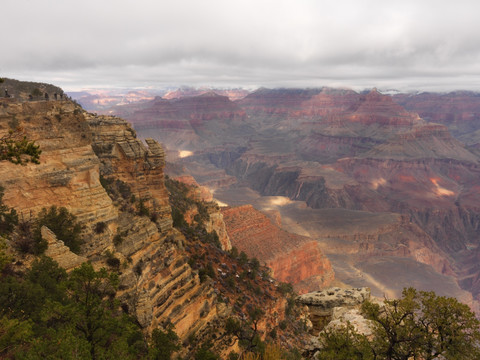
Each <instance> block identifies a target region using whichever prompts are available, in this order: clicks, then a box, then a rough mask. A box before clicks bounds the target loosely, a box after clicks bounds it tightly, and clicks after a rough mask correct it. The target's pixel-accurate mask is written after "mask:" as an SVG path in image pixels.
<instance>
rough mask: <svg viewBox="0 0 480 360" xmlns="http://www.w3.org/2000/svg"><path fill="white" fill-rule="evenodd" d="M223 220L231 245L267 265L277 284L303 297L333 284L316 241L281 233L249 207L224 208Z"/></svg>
mask: <svg viewBox="0 0 480 360" xmlns="http://www.w3.org/2000/svg"><path fill="white" fill-rule="evenodd" d="M223 217H224V221H225V224H226V226H227V232H228V234H229V236H230V240H231V242H232V245H233V246H235V247H237V248H238V249H239V250H240V251H244V252H245V253H246V254H247V255H248V256H249V257H256V258H257V259H258V260H260V262H264V263H266V264H267V265H268V266H269V267H270V268H271V269H272V271H273V276H274V277H275V278H276V279H277V280H279V281H284V282H290V283H292V284H293V285H294V287H295V288H296V290H297V291H299V292H302V293H303V292H308V291H313V290H318V289H319V288H321V287H323V286H328V285H329V284H330V283H331V282H332V281H333V279H334V273H333V270H332V267H331V265H330V261H329V260H328V259H327V258H326V257H325V255H324V254H323V253H322V251H321V250H320V248H319V246H318V244H317V242H316V241H314V240H312V239H310V238H307V237H304V236H299V235H295V234H291V233H288V232H286V231H285V230H282V229H280V228H279V227H278V226H276V225H274V224H272V222H271V221H270V220H269V219H268V218H267V217H266V216H265V215H263V214H262V213H261V212H259V211H258V210H255V209H254V208H253V207H252V206H251V205H244V206H240V207H236V208H226V209H224V210H223Z"/></svg>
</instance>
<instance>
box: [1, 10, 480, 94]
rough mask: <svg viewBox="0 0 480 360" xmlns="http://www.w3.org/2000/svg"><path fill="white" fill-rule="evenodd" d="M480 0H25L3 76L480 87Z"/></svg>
mask: <svg viewBox="0 0 480 360" xmlns="http://www.w3.org/2000/svg"><path fill="white" fill-rule="evenodd" d="M479 10H480V3H478V2H477V1H469V0H457V1H456V2H455V3H454V2H450V1H448V2H447V1H438V0H437V1H431V0H423V1H414V0H404V1H384V0H364V1H358V0H339V1H335V2H333V1H326V0H325V1H320V0H318V1H315V0H305V1H294V0H288V1H287V0H277V1H271V0H264V1H259V0H256V1H254V0H243V1H226V0H202V1H195V0H188V1H187V0H177V1H166V0H164V1H155V0H135V1H133V0H102V1H97V0H84V1H82V2H78V1H73V0H63V1H62V0H42V1H34V0H30V1H29V0H15V1H8V2H5V4H2V15H1V20H0V23H1V24H2V31H3V32H4V34H8V36H3V37H2V45H1V49H2V51H1V55H0V75H2V76H7V77H16V78H20V79H24V80H35V81H47V82H54V83H56V84H58V85H60V86H63V87H64V88H66V89H76V88H81V87H87V86H89V87H90V86H96V87H103V86H131V87H134V86H137V87H138V86H165V85H182V84H187V85H214V86H239V85H244V86H323V85H338V86H351V87H354V88H355V87H359V88H361V87H372V86H377V87H382V86H384V87H389V88H399V89H403V90H409V89H414V88H416V89H421V90H432V89H437V90H449V89H459V88H465V89H473V90H480V88H479V87H480V85H479V84H480V82H479V80H480V31H479V30H480V29H479V27H480V23H479V22H478V20H477V18H476V17H477V14H478V13H480V11H479Z"/></svg>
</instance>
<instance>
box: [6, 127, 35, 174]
mask: <svg viewBox="0 0 480 360" xmlns="http://www.w3.org/2000/svg"><path fill="white" fill-rule="evenodd" d="M41 153H42V150H40V147H39V146H38V145H35V142H34V141H30V140H29V139H28V138H27V137H26V136H25V135H23V131H22V129H21V128H19V127H17V128H16V129H13V130H10V131H9V132H8V134H7V135H4V136H3V137H1V138H0V160H8V161H10V162H12V163H14V164H19V165H25V164H26V163H28V162H31V163H35V164H39V163H40V161H39V159H40V154H41Z"/></svg>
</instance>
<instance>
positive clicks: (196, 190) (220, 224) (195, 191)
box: [175, 176, 232, 251]
mask: <svg viewBox="0 0 480 360" xmlns="http://www.w3.org/2000/svg"><path fill="white" fill-rule="evenodd" d="M175 180H177V181H180V182H181V183H184V184H186V185H189V186H190V190H189V196H190V197H191V198H192V199H194V200H196V201H202V202H203V203H204V206H205V207H206V210H207V213H208V219H207V220H205V221H204V226H205V230H206V231H207V232H208V233H212V232H213V231H215V232H216V234H217V235H218V240H219V241H220V244H221V247H222V249H223V250H225V251H228V250H231V249H232V244H231V242H230V238H229V236H228V233H227V228H226V226H225V222H224V221H223V214H222V212H221V211H220V208H219V206H218V204H217V203H216V201H214V200H213V195H212V193H211V192H210V190H208V188H206V187H204V186H200V185H198V183H197V182H196V181H195V179H194V178H193V177H192V176H178V177H176V178H175ZM196 214H198V209H196V208H195V207H193V208H191V209H190V210H189V211H187V213H186V214H184V217H185V220H186V221H187V222H188V223H189V224H192V223H193V218H194V216H195V215H196Z"/></svg>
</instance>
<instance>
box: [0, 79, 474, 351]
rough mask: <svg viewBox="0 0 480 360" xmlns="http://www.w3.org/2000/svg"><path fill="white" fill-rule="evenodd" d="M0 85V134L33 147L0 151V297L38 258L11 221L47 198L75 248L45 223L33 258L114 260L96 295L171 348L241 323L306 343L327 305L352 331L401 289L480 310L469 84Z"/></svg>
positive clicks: (229, 333)
mask: <svg viewBox="0 0 480 360" xmlns="http://www.w3.org/2000/svg"><path fill="white" fill-rule="evenodd" d="M5 84H6V85H7V86H8V87H9V88H10V89H12V90H11V93H15V96H14V97H6V98H2V99H1V100H0V101H1V107H0V121H1V122H0V126H1V127H0V135H1V136H2V139H9V136H12V134H16V133H17V132H18V133H19V134H21V135H22V136H25V139H26V138H27V137H28V140H29V141H33V142H35V144H37V145H38V146H39V148H40V149H41V154H40V158H39V161H38V164H37V163H26V164H23V166H22V165H18V164H15V163H14V161H13V162H12V161H9V160H8V158H5V159H4V160H2V162H1V167H0V186H1V187H2V188H3V193H2V196H1V197H0V200H1V201H2V204H1V205H2V208H1V209H0V210H1V211H2V217H1V218H0V220H1V222H0V224H4V223H5V221H6V220H5V219H8V217H7V216H6V212H5V211H6V209H14V210H15V211H16V213H17V214H18V216H19V219H20V220H19V222H18V224H19V225H18V224H16V225H15V226H16V227H15V228H14V230H13V231H11V233H9V234H6V235H2V243H3V242H5V245H6V249H7V250H6V254H7V255H5V253H4V250H3V249H4V248H3V247H1V248H0V255H1V256H0V259H5V258H8V261H7V262H8V263H9V264H8V265H5V262H2V266H4V269H3V270H2V271H3V272H2V279H10V280H8V281H7V280H5V281H4V282H0V285H1V286H0V296H4V295H5V294H7V295H8V294H10V292H11V291H14V290H11V289H10V287H9V286H10V285H8V286H7V285H5V284H9V282H12V281H14V280H11V279H12V278H18V279H22V276H23V275H22V274H29V271H30V270H28V269H29V268H30V267H35V266H36V265H35V264H37V260H36V259H37V255H38V254H37V253H36V252H35V251H36V250H35V251H33V250H31V249H30V250H29V248H28V247H26V245H25V244H27V245H28V244H29V241H30V242H31V241H36V240H32V239H35V238H34V237H33V235H32V237H31V239H30V238H29V237H28V236H26V235H25V234H24V229H26V228H27V227H26V225H25V224H31V225H29V226H34V225H35V224H37V223H38V220H36V219H38V218H40V217H41V216H42V214H44V213H45V209H46V208H49V207H50V209H51V207H58V208H65V209H67V210H68V211H69V212H71V214H72V215H73V216H74V217H75V219H77V220H78V222H79V224H80V225H81V229H82V230H81V237H82V239H83V240H82V243H81V247H80V249H77V250H75V251H73V250H72V249H71V248H69V246H68V244H67V242H65V241H64V239H62V238H61V235H59V234H57V233H55V231H52V229H50V228H48V227H47V226H42V227H41V229H39V231H40V232H41V237H40V239H43V240H44V241H45V249H44V255H46V256H48V257H50V258H52V259H53V260H54V261H55V262H56V263H57V264H58V265H59V266H60V267H61V268H63V269H65V270H66V271H67V272H68V273H69V274H75V273H76V271H78V269H79V268H80V269H82V266H85V265H84V264H85V263H86V262H88V263H89V264H91V266H92V268H93V269H96V270H98V271H104V270H100V269H102V268H103V269H105V268H106V269H108V270H109V271H112V272H113V273H114V274H115V276H116V277H117V278H118V288H116V290H115V293H114V294H113V295H112V294H110V295H109V296H110V297H112V296H113V297H115V299H116V301H117V304H118V306H119V308H120V309H121V312H122V314H126V315H128V316H130V317H131V318H132V319H134V324H135V325H134V326H135V327H137V328H138V329H139V331H140V332H141V333H142V334H143V336H144V343H146V342H150V343H151V342H152V341H153V340H152V339H153V334H155V331H156V330H158V329H170V326H171V327H172V328H174V329H175V334H176V335H175V336H178V342H180V343H181V346H180V347H179V348H178V349H177V350H178V354H179V355H181V356H184V357H185V358H189V359H192V358H195V359H197V356H198V354H202V351H203V353H205V352H206V351H207V350H206V349H207V348H208V351H212V352H215V353H217V354H219V356H222V358H227V356H230V355H229V354H234V355H235V354H237V353H238V352H240V353H242V351H244V349H250V350H251V349H254V348H255V346H257V345H255V344H254V339H256V336H258V339H261V340H262V341H265V342H266V343H268V342H269V341H273V342H275V343H277V344H280V346H281V347H282V348H283V349H288V350H291V351H292V353H291V354H294V351H296V349H300V351H299V352H297V354H301V355H302V356H304V357H305V358H312V359H313V358H315V357H316V356H317V355H318V354H319V352H321V350H322V346H321V345H318V343H317V342H316V341H317V340H316V336H318V334H319V331H321V330H322V329H323V328H324V326H325V325H326V323H328V322H330V320H332V318H335V317H338V316H340V318H342V316H343V317H344V318H345V319H354V322H355V326H356V327H357V328H358V329H362V328H363V329H365V328H368V325H365V320H364V319H363V320H359V319H360V318H361V316H359V315H358V307H359V306H361V304H362V303H363V302H365V301H368V300H369V299H370V297H371V296H372V297H374V298H377V299H382V298H383V299H384V300H385V301H387V300H388V299H394V298H399V297H400V296H402V290H403V289H404V288H406V287H410V286H413V287H415V288H416V289H418V290H425V291H435V292H436V293H437V294H439V295H440V296H447V297H454V298H456V299H458V300H459V301H460V302H462V303H464V304H466V305H468V307H469V308H470V309H471V310H473V311H474V312H476V314H477V316H478V314H479V313H480V307H479V301H480V280H479V278H480V269H479V267H478V258H479V256H480V248H479V246H478V245H479V243H480V238H479V235H480V233H479V232H480V229H479V226H480V208H479V207H478V203H479V200H480V195H479V189H480V180H479V179H480V177H479V173H480V167H479V164H478V162H479V159H480V158H479V156H480V152H479V146H480V145H479V144H480V138H479V137H478V132H479V131H480V124H477V123H478V121H476V120H477V119H478V117H479V116H480V97H478V96H477V95H476V94H475V93H469V92H457V93H447V94H434V93H419V94H396V95H388V94H382V93H381V92H380V91H378V90H377V89H371V90H368V91H363V92H355V91H353V90H347V89H333V88H318V89H314V88H313V89H293V88H288V89H287V88H277V89H266V88H260V89H258V90H255V91H247V90H243V89H232V90H222V91H218V90H215V89H186V88H183V89H179V90H177V91H170V92H166V93H164V94H163V96H156V97H150V96H148V97H147V98H142V97H140V98H139V97H138V96H137V95H135V96H133V100H132V101H126V100H125V98H121V99H118V98H115V97H107V98H108V99H111V101H106V102H98V103H97V105H98V106H99V107H98V108H95V107H94V106H95V103H94V102H93V103H92V102H87V103H86V105H85V106H86V107H90V111H86V110H84V109H83V108H82V107H81V106H80V105H79V104H78V103H77V102H76V101H74V100H72V99H70V98H68V97H66V98H65V99H64V98H61V99H55V100H51V101H50V100H45V99H43V98H39V97H38V96H37V97H36V98H32V97H30V96H29V95H30V94H31V93H34V89H36V88H40V89H41V90H42V92H47V91H48V92H55V93H62V94H63V92H62V89H60V88H58V87H55V86H53V85H48V84H41V83H25V82H18V81H15V80H12V79H5ZM87 99H90V97H87ZM78 101H80V102H81V101H82V98H81V97H80V98H79V99H78ZM113 103H116V105H114V106H112V107H109V106H107V105H112V104H113ZM92 106H93V108H92ZM97 112H98V113H97ZM10 160H11V159H10ZM67 210H66V211H67ZM35 226H36V225H35ZM52 226H53V225H52ZM27 230H28V229H27ZM22 231H23V232H22ZM22 244H23V245H22ZM22 246H23V247H22ZM5 256H7V257H5ZM2 261H4V260H2ZM82 264H83V265H82ZM15 281H20V280H15ZM25 281H26V280H25ZM4 285H5V286H7V287H5V286H4ZM299 294H300V295H301V296H298V297H297V295H299ZM7 295H5V296H7ZM25 296H26V295H25ZM27 297H28V296H27ZM11 298H12V297H11V296H7V297H3V298H2V299H11ZM319 299H320V300H319ZM9 301H13V300H9ZM12 304H15V303H12ZM295 304H296V305H295ZM15 305H16V304H15ZM12 306H13V305H12ZM338 307H340V308H341V309H344V310H341V311H340V313H341V314H340V315H335V314H336V313H339V311H338ZM335 309H337V310H335ZM259 314H260V315H259ZM348 316H350V317H348ZM5 319H6V318H5ZM5 319H3V320H1V321H6V320H5ZM28 321H30V320H28ZM39 321H40V320H39ZM72 321H75V319H74V320H72ZM335 321H340V320H338V318H336V320H335ZM341 321H344V320H341ZM348 321H350V320H348ZM352 321H353V320H352ZM333 322H334V321H332V323H333ZM241 324H243V326H244V328H242V327H241ZM22 326H24V325H22ZM55 326H56V325H55ZM245 326H246V328H245ZM242 329H243V330H242ZM245 329H246V330H245ZM242 331H243V332H242ZM365 331H368V330H365ZM245 334H248V336H249V337H246V335H245ZM252 334H253V335H252ZM311 335H313V336H311ZM1 336H2V335H1V334H0V339H1ZM66 339H68V337H67V338H66ZM59 341H60V340H59ZM109 341H114V340H109ZM242 341H243V342H242ZM255 341H257V340H255ZM88 342H89V341H88V338H87V343H88ZM90 343H93V342H92V341H90ZM108 344H110V343H109V342H108V341H107V345H105V346H108ZM245 344H247V345H245ZM18 346H19V347H20V348H21V349H22V350H23V351H37V349H36V348H35V347H32V345H31V344H30V343H29V342H28V341H26V342H24V343H23V345H22V344H20V345H18ZM22 346H23V347H22ZM115 346H116V345H114V346H113V347H115ZM144 346H145V345H144ZM248 346H250V347H248ZM32 349H33V350H32ZM92 349H93V350H91V353H92V354H94V353H95V352H96V350H95V349H94V347H92ZM1 351H3V353H5V354H7V355H9V356H10V355H11V356H15V355H14V354H15V353H14V352H13V353H12V352H11V351H10V350H9V348H7V349H4V350H1ZM1 351H0V352H1ZM59 351H60V350H59ZM272 351H273V350H272ZM12 354H13V355H12ZM136 356H138V354H137V355H136ZM212 356H213V355H212ZM232 356H233V355H232ZM235 356H236V355H235ZM292 356H293V355H292ZM299 356H300V355H299ZM93 357H94V356H93ZM93 357H92V358H93ZM297 358H298V357H297Z"/></svg>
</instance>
